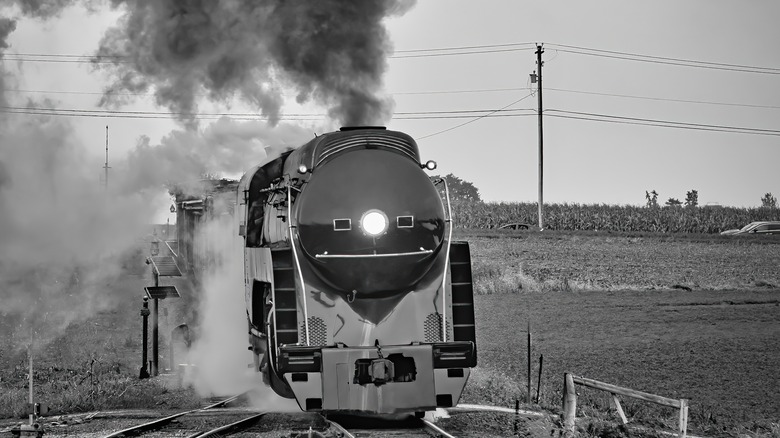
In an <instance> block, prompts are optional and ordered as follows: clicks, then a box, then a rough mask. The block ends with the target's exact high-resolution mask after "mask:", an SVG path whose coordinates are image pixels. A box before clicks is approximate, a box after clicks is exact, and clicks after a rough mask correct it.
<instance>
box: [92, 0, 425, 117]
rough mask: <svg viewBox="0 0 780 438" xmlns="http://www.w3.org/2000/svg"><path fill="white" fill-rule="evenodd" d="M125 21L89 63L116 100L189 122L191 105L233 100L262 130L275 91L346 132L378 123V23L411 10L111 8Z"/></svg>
mask: <svg viewBox="0 0 780 438" xmlns="http://www.w3.org/2000/svg"><path fill="white" fill-rule="evenodd" d="M113 5H114V6H115V7H124V8H125V9H126V13H125V15H124V16H123V17H122V18H121V20H120V22H119V24H118V25H117V26H115V27H113V28H112V29H110V30H109V31H108V32H107V33H106V35H105V36H104V38H103V40H102V41H101V42H100V48H99V50H98V52H97V54H96V57H95V59H96V60H100V61H103V62H105V61H109V62H110V64H108V66H109V67H100V66H105V64H96V65H97V66H98V68H109V69H110V71H111V73H112V74H113V84H112V85H111V86H110V87H109V88H108V89H107V90H106V91H107V92H106V95H105V97H104V99H103V101H102V102H101V103H102V104H104V105H115V104H120V103H122V102H121V101H119V100H118V98H117V97H116V92H120V91H129V92H136V93H137V92H147V91H150V90H154V93H155V96H156V99H157V103H158V104H160V105H164V106H167V107H168V108H170V109H171V110H172V111H173V112H174V113H176V114H177V115H178V117H179V118H180V120H183V121H187V122H193V121H194V114H195V113H196V112H197V97H198V95H199V94H202V93H206V94H207V95H208V97H209V98H210V99H211V100H214V101H224V102H228V101H229V100H230V99H231V98H233V97H235V96H238V97H240V98H241V99H242V100H244V101H246V102H247V103H249V104H251V105H252V106H254V107H255V108H257V109H258V110H259V111H260V112H261V114H262V115H264V116H266V117H268V119H269V121H270V122H271V123H276V122H277V121H278V120H279V118H280V107H281V104H282V100H283V99H282V98H283V95H282V91H283V89H284V88H285V87H290V86H292V87H293V88H294V89H295V90H296V93H297V100H298V102H301V103H302V102H307V101H312V100H313V101H315V102H317V103H319V104H322V105H325V106H327V107H329V108H330V111H329V115H330V117H331V118H333V119H335V120H337V121H339V122H341V123H343V124H348V125H357V124H378V123H383V122H385V121H387V120H388V119H389V117H390V115H391V112H392V100H390V99H389V98H388V97H385V96H382V95H381V89H382V75H383V73H384V71H385V69H386V67H387V65H386V56H387V54H388V53H389V52H390V50H391V45H390V42H389V38H388V34H387V31H386V29H385V28H384V26H383V23H382V21H383V19H385V18H386V17H388V16H392V15H400V14H403V13H405V12H406V11H407V10H408V9H409V8H410V7H411V6H412V5H413V1H411V0H365V1H364V0H361V1H346V0H318V1H302V0H298V1H283V0H264V1H258V0H225V1H212V0H186V1H181V0H155V1H142V0H137V1H133V0H114V1H113Z"/></svg>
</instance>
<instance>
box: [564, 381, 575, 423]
mask: <svg viewBox="0 0 780 438" xmlns="http://www.w3.org/2000/svg"><path fill="white" fill-rule="evenodd" d="M576 412H577V391H576V389H575V388H574V379H573V378H572V376H571V374H570V373H565V374H564V375H563V427H564V432H565V433H569V432H574V417H575V415H576Z"/></svg>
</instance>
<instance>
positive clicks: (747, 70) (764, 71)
mask: <svg viewBox="0 0 780 438" xmlns="http://www.w3.org/2000/svg"><path fill="white" fill-rule="evenodd" d="M553 50H557V51H559V52H565V53H573V54H578V55H587V56H596V57H602V58H610V59H622V60H627V61H637V62H645V63H651V64H665V65H675V66H679V67H695V68H703V69H709V70H723V71H734V72H740V73H760V74H769V75H780V69H773V68H769V67H749V66H744V67H719V66H717V65H708V64H697V63H696V62H697V61H682V62H677V61H664V60H661V59H656V58H659V57H647V58H642V57H641V56H644V55H629V56H622V55H610V54H606V53H595V52H585V51H580V50H570V49H553ZM631 56H636V57H631ZM710 64H715V63H710Z"/></svg>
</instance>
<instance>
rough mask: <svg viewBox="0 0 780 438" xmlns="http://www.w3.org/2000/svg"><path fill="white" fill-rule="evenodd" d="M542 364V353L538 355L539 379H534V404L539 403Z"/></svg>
mask: <svg viewBox="0 0 780 438" xmlns="http://www.w3.org/2000/svg"><path fill="white" fill-rule="evenodd" d="M542 366H544V355H543V354H540V355H539V379H537V381H536V404H537V405H538V404H539V391H540V390H541V389H542Z"/></svg>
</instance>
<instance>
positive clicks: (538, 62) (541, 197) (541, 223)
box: [536, 44, 544, 231]
mask: <svg viewBox="0 0 780 438" xmlns="http://www.w3.org/2000/svg"><path fill="white" fill-rule="evenodd" d="M542 53H544V50H543V49H542V45H541V44H538V45H537V46H536V65H537V66H538V68H539V89H538V91H537V93H538V96H537V97H538V101H539V110H538V112H539V231H541V230H544V212H543V208H544V188H543V184H544V146H543V145H544V141H543V134H544V128H543V127H542V65H543V64H544V63H543V62H542Z"/></svg>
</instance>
